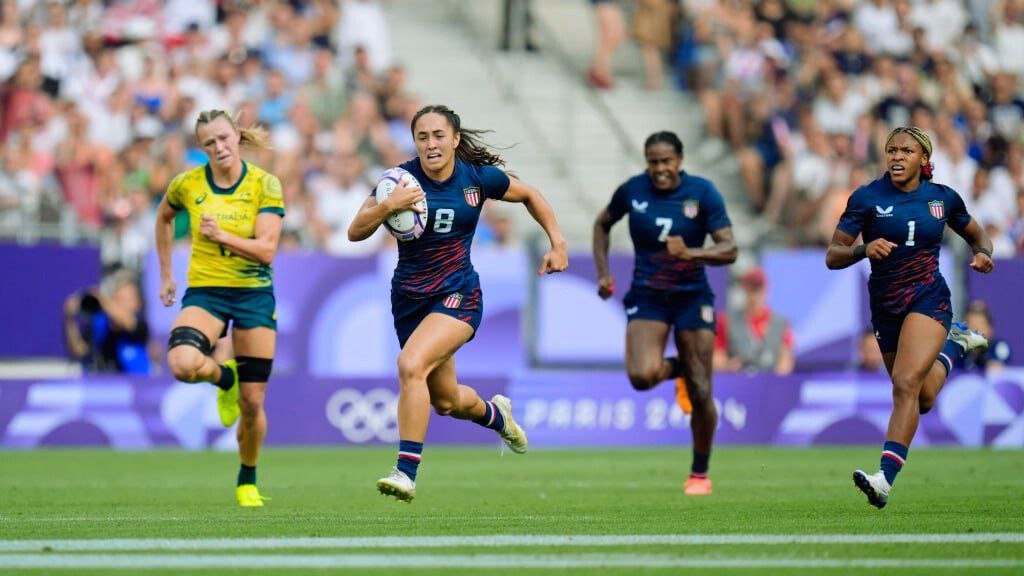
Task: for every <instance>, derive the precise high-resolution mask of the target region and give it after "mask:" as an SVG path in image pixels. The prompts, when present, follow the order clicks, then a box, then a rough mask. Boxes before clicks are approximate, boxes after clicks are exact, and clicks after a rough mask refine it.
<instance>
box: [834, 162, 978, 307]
mask: <svg viewBox="0 0 1024 576" xmlns="http://www.w3.org/2000/svg"><path fill="white" fill-rule="evenodd" d="M970 221H971V216H970V214H968V213H967V208H966V207H965V206H964V201H963V198H961V197H960V195H959V194H957V193H956V191H955V190H953V189H952V188H950V187H948V186H943V185H942V184H934V183H932V182H930V181H928V180H922V181H921V185H920V186H918V188H917V189H916V190H914V191H913V192H903V191H902V190H900V189H898V188H896V187H895V186H894V185H893V183H892V180H890V178H889V175H888V174H885V175H883V176H882V177H881V178H879V179H877V180H875V181H874V182H871V183H870V184H866V185H864V186H861V187H860V188H858V189H857V190H855V191H854V193H853V194H852V195H850V199H849V200H848V201H847V204H846V211H845V212H843V215H842V217H840V219H839V225H838V226H837V228H838V229H839V230H841V231H843V232H845V233H847V234H849V235H850V236H853V237H854V238H856V237H857V235H858V234H862V235H863V236H864V243H865V244H868V243H870V242H871V241H873V240H875V239H878V238H884V239H886V240H888V241H890V242H892V243H894V244H896V248H894V249H893V251H892V252H891V253H890V254H889V256H888V257H887V258H883V259H882V260H871V261H870V262H871V278H870V279H869V280H868V294H869V295H870V298H871V307H872V309H873V310H879V311H882V312H886V313H889V314H902V313H904V312H905V311H906V310H907V309H908V308H910V305H911V304H912V303H913V302H914V300H915V299H916V297H917V296H918V295H920V294H923V293H924V292H925V291H926V290H928V289H929V288H930V287H931V286H932V284H934V283H935V282H936V281H941V282H945V280H944V279H943V278H942V274H941V273H940V272H939V247H940V246H941V244H942V235H943V232H944V230H945V228H946V225H947V224H948V225H949V227H950V228H952V229H953V230H955V231H956V232H958V233H960V232H963V230H964V228H966V227H967V225H968V224H969V223H970Z"/></svg>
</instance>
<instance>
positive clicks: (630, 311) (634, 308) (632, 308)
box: [626, 306, 640, 316]
mask: <svg viewBox="0 0 1024 576" xmlns="http://www.w3.org/2000/svg"><path fill="white" fill-rule="evenodd" d="M639 311H640V307H639V306H630V307H629V308H626V316H632V315H633V314H636V313H637V312H639Z"/></svg>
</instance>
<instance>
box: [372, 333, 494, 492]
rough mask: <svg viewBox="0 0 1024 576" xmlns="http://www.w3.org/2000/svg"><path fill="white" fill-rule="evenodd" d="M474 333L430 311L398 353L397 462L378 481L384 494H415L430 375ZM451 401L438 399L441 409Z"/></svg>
mask: <svg viewBox="0 0 1024 576" xmlns="http://www.w3.org/2000/svg"><path fill="white" fill-rule="evenodd" d="M396 324H397V322H396ZM473 332H474V329H473V327H472V326H470V325H469V324H467V323H466V322H462V321H460V320H457V319H456V318H453V317H451V316H448V315H445V314H438V313H430V314H427V315H426V317H424V318H423V320H422V321H420V322H419V324H418V325H417V326H416V329H415V330H413V331H412V334H411V335H410V336H409V338H408V340H406V341H405V343H404V345H403V346H402V351H401V352H400V353H399V354H398V385H399V394H398V437H399V446H398V462H397V463H396V465H395V468H394V470H392V472H391V474H390V475H388V476H385V477H383V478H381V479H380V480H378V481H377V489H378V490H380V492H381V493H382V494H386V495H389V496H394V497H395V498H398V499H399V500H405V501H409V500H412V499H413V497H414V496H415V495H416V474H417V472H418V470H419V465H420V461H421V459H422V454H423V440H424V439H425V438H426V435H427V424H428V423H429V422H430V407H431V403H432V402H431V401H432V398H431V390H430V388H429V387H428V386H427V377H428V376H429V375H430V374H431V372H433V371H434V370H435V369H436V368H437V367H438V366H440V365H441V364H443V363H444V362H445V361H446V360H448V359H450V358H451V357H452V356H453V355H454V354H455V351H456V350H458V349H459V348H460V347H461V346H462V345H463V344H465V343H466V342H468V341H469V340H470V338H472V337H473ZM452 376H454V372H453V373H452ZM453 380H454V379H453ZM451 402H452V400H451V398H446V399H440V400H438V404H439V405H440V406H441V407H440V408H439V411H441V410H448V409H449V407H450V403H451Z"/></svg>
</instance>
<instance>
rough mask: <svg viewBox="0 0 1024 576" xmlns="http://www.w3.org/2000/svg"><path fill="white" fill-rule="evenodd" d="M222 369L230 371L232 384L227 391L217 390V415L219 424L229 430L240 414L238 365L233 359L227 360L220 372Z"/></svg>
mask: <svg viewBox="0 0 1024 576" xmlns="http://www.w3.org/2000/svg"><path fill="white" fill-rule="evenodd" d="M224 368H228V369H229V370H231V374H232V375H234V382H233V383H232V384H231V388H228V389H227V390H224V389H223V388H217V414H218V415H220V423H221V424H223V425H224V427H225V428H230V427H231V426H232V425H233V424H234V423H235V422H237V421H238V416H239V414H241V413H242V410H241V408H239V406H238V363H237V362H235V360H234V359H231V360H228V361H227V362H225V363H224V366H223V367H221V370H223V369H224Z"/></svg>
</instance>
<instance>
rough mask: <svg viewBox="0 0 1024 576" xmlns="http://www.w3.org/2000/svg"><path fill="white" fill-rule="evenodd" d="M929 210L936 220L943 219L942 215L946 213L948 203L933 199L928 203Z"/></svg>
mask: <svg viewBox="0 0 1024 576" xmlns="http://www.w3.org/2000/svg"><path fill="white" fill-rule="evenodd" d="M928 212H930V213H931V215H932V216H934V217H935V219H936V220H942V217H943V216H945V215H946V203H945V202H943V201H942V200H932V201H931V202H929V203H928Z"/></svg>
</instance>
